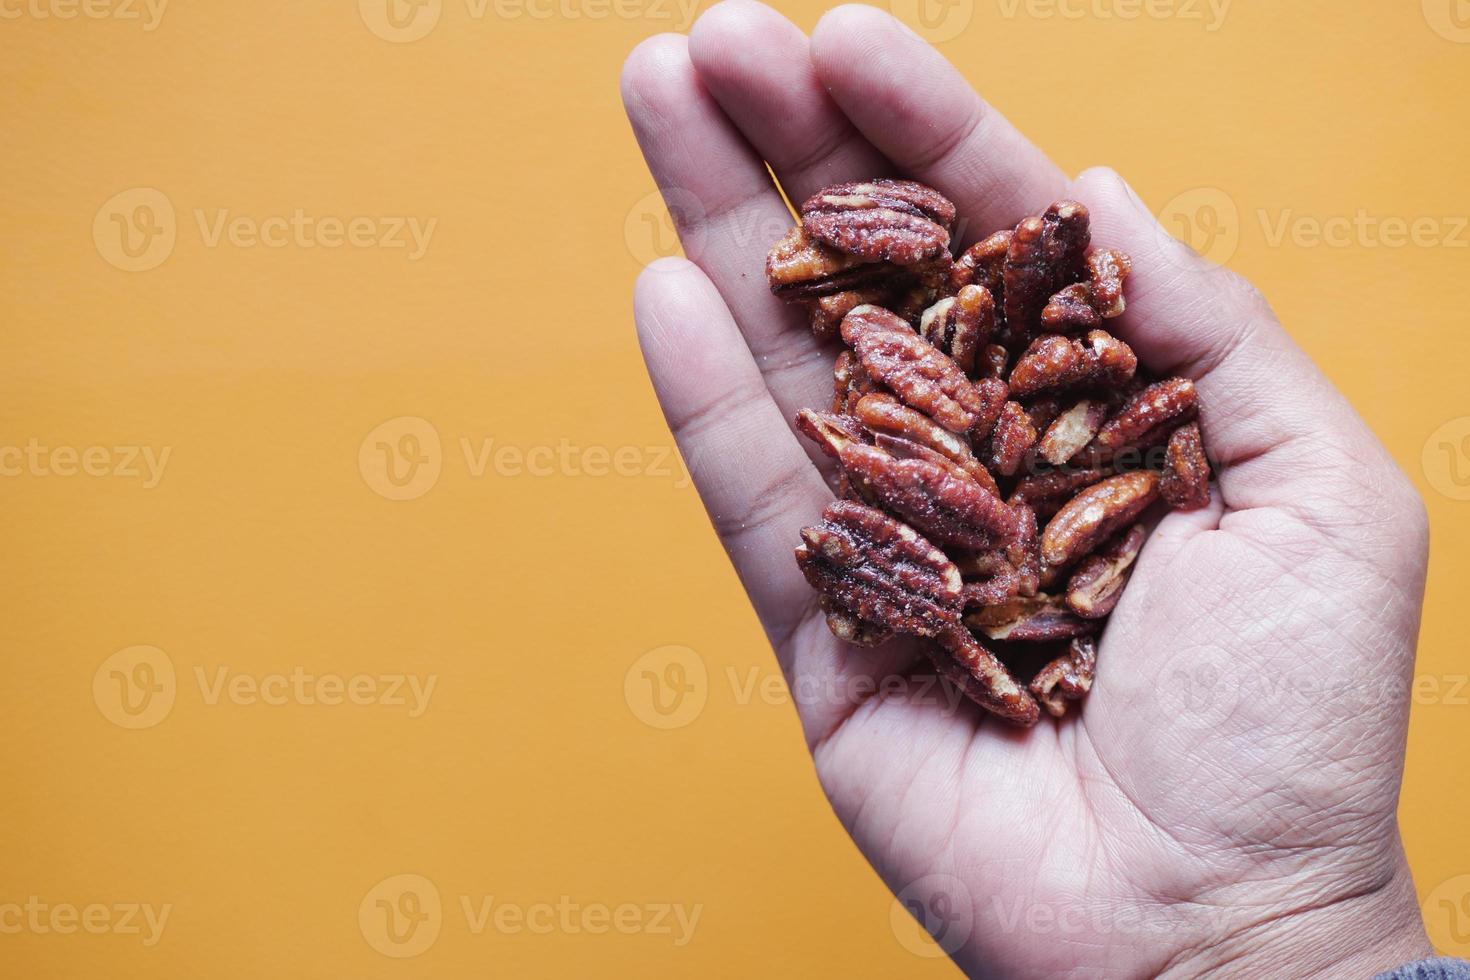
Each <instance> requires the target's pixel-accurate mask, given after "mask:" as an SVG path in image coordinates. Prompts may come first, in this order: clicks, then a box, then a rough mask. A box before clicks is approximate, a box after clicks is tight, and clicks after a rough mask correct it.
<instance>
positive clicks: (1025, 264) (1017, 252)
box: [1004, 201, 1092, 347]
mask: <svg viewBox="0 0 1470 980" xmlns="http://www.w3.org/2000/svg"><path fill="white" fill-rule="evenodd" d="M1091 238H1092V235H1091V231H1090V230H1089V217H1088V214H1087V209H1086V208H1085V207H1083V206H1082V205H1081V204H1078V203H1077V202H1076V201H1058V202H1057V203H1056V204H1053V205H1052V206H1051V207H1049V208H1047V209H1046V213H1044V214H1043V215H1042V216H1041V217H1039V218H1034V217H1033V218H1027V219H1025V220H1024V221H1022V222H1021V223H1020V224H1019V225H1017V226H1016V231H1015V234H1014V235H1013V236H1012V237H1011V242H1010V247H1009V248H1008V249H1007V251H1006V260H1005V269H1004V276H1005V290H1004V309H1005V321H1006V332H1007V334H1008V336H1010V337H1011V338H1012V341H1013V343H1014V344H1015V345H1016V346H1018V347H1019V346H1024V345H1025V344H1026V342H1027V341H1029V340H1030V338H1031V337H1032V336H1034V335H1035V334H1036V332H1037V329H1038V328H1039V327H1040V325H1041V311H1042V310H1043V309H1045V308H1046V304H1047V301H1048V300H1049V299H1050V298H1051V297H1052V296H1053V295H1054V294H1055V293H1056V292H1057V291H1058V290H1060V289H1061V288H1062V287H1064V286H1068V285H1070V284H1072V283H1074V282H1079V281H1081V279H1082V277H1083V269H1084V265H1083V256H1084V255H1085V254H1086V252H1087V246H1088V244H1089V243H1090V241H1091Z"/></svg>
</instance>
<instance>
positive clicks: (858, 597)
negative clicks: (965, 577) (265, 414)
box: [796, 500, 964, 636]
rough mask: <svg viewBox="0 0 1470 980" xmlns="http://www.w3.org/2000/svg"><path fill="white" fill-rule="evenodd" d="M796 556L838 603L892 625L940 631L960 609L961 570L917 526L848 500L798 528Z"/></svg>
mask: <svg viewBox="0 0 1470 980" xmlns="http://www.w3.org/2000/svg"><path fill="white" fill-rule="evenodd" d="M801 540H802V543H801V544H800V545H799V546H798V547H797V549H796V563H797V565H798V566H800V568H801V571H802V574H803V575H805V576H806V580H807V582H808V583H810V584H811V586H812V588H814V589H816V590H817V591H818V592H821V593H822V594H823V595H824V596H825V597H826V598H827V599H828V601H829V602H830V603H831V604H832V605H833V606H835V607H837V608H839V609H844V610H847V611H848V612H850V613H852V614H853V615H854V616H856V617H857V618H858V619H861V620H863V621H864V622H867V623H872V624H874V625H876V626H880V627H884V628H886V629H890V630H893V631H894V632H897V633H910V634H913V635H916V636H937V635H938V634H939V633H940V632H942V631H943V630H944V629H946V628H948V627H951V626H953V625H954V624H955V621H956V619H957V617H958V616H959V612H960V591H961V589H962V588H963V586H964V583H963V581H962V580H961V579H960V571H959V569H958V568H955V566H954V563H953V562H951V561H950V560H949V559H948V558H946V557H945V556H944V552H942V551H940V550H939V549H938V548H936V547H935V546H934V545H932V544H930V543H929V542H928V541H926V540H925V539H924V538H922V537H920V536H919V534H918V532H917V531H915V530H914V529H913V528H911V527H909V526H908V525H906V524H901V523H899V522H898V521H895V520H894V519H893V518H891V517H889V516H888V515H887V514H884V513H883V512H882V511H878V510H874V509H873V508H871V507H865V506H863V505H862V504H858V503H853V502H852V501H847V500H838V501H835V502H833V503H831V504H828V505H827V509H826V510H825V511H823V512H822V523H821V524H820V525H818V526H817V527H806V528H802V530H801Z"/></svg>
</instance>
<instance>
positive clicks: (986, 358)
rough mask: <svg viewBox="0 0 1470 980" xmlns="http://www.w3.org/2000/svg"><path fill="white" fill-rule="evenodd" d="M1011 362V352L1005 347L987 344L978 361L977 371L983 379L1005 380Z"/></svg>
mask: <svg viewBox="0 0 1470 980" xmlns="http://www.w3.org/2000/svg"><path fill="white" fill-rule="evenodd" d="M1010 360H1011V355H1010V352H1009V351H1007V350H1006V349H1005V348H1004V347H1003V346H1001V345H1000V344H986V345H985V349H984V350H982V351H981V352H980V356H979V358H977V359H976V364H975V367H976V371H977V373H978V374H979V375H980V377H981V378H1003V377H1005V374H1006V365H1007V364H1009V363H1010Z"/></svg>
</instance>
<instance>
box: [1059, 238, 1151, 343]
mask: <svg viewBox="0 0 1470 980" xmlns="http://www.w3.org/2000/svg"><path fill="white" fill-rule="evenodd" d="M1132 268H1133V263H1132V261H1131V260H1130V259H1129V258H1128V256H1127V255H1125V254H1124V253H1122V252H1118V251H1115V250H1113V249H1099V250H1098V251H1095V252H1093V253H1092V254H1090V255H1088V256H1087V275H1088V280H1087V282H1079V283H1073V284H1072V285H1070V286H1067V287H1065V288H1064V289H1062V290H1061V291H1060V292H1058V293H1057V294H1056V295H1054V296H1053V297H1052V298H1051V299H1050V300H1049V301H1048V302H1047V304H1046V307H1045V309H1043V310H1042V311H1041V326H1042V329H1043V330H1047V331H1050V332H1053V333H1078V332H1080V331H1083V330H1092V329H1095V328H1096V327H1099V326H1101V325H1102V321H1103V320H1104V319H1108V318H1111V317H1115V316H1120V315H1121V314H1122V313H1123V308H1124V303H1123V281H1124V280H1125V279H1127V278H1128V273H1129V272H1130V271H1131V270H1132Z"/></svg>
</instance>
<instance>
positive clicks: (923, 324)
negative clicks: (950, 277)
mask: <svg viewBox="0 0 1470 980" xmlns="http://www.w3.org/2000/svg"><path fill="white" fill-rule="evenodd" d="M994 332H995V300H993V299H992V298H991V296H990V291H989V290H987V289H986V288H985V287H984V286H966V287H965V288H964V289H961V290H960V291H959V292H958V293H957V294H955V295H954V296H947V297H945V298H944V299H942V300H940V301H939V302H937V303H935V304H934V305H933V306H931V307H929V309H927V310H925V311H924V315H923V317H922V318H921V319H920V320H919V333H921V334H922V335H923V337H924V339H925V340H927V341H929V343H931V344H933V345H934V346H935V347H938V348H939V349H940V350H942V351H944V352H945V353H946V354H948V355H949V356H950V357H952V358H954V362H955V363H956V364H958V365H959V367H960V370H961V371H964V372H965V373H966V374H968V375H970V376H971V377H974V376H975V375H976V373H977V372H976V360H977V358H978V357H979V356H980V351H981V350H982V349H983V348H984V347H985V344H986V343H987V342H988V341H989V340H990V335H991V334H992V333H994Z"/></svg>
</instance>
